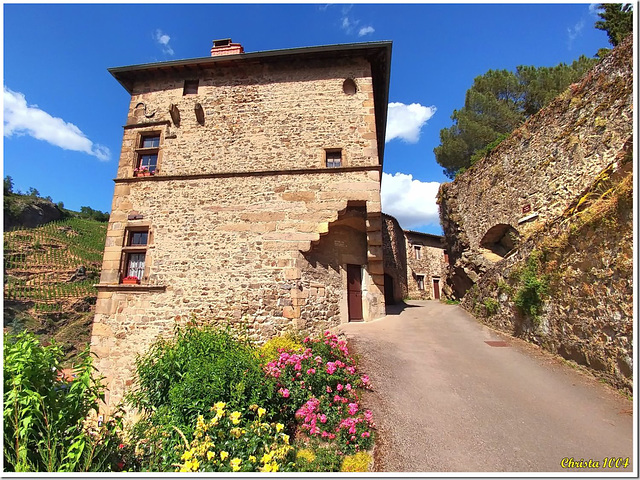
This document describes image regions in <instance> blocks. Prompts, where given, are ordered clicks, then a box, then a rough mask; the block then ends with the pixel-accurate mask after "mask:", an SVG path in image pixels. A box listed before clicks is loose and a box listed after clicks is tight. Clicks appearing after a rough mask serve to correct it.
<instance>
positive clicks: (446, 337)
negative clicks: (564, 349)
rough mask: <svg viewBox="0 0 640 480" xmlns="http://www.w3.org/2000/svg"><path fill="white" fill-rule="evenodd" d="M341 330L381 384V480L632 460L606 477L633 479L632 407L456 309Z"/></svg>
mask: <svg viewBox="0 0 640 480" xmlns="http://www.w3.org/2000/svg"><path fill="white" fill-rule="evenodd" d="M398 310H400V309H398ZM340 330H341V331H343V332H344V333H345V334H346V335H347V337H348V338H349V345H350V348H351V350H352V351H353V352H354V353H355V354H356V355H358V356H359V357H360V365H361V369H362V371H364V372H366V373H368V374H369V376H370V377H371V381H372V383H373V384H374V390H373V391H372V392H367V393H366V394H365V399H364V401H365V404H367V406H369V407H370V408H371V409H372V410H373V412H374V414H375V418H374V420H375V421H376V423H377V425H378V432H379V439H380V442H379V444H378V446H377V447H376V452H375V457H376V470H377V471H388V472H391V471H405V472H563V471H574V472H575V471H584V472H587V471H588V472H591V474H593V472H594V470H593V469H591V470H588V469H583V468H574V469H563V468H562V467H561V462H562V459H563V458H569V459H570V458H573V460H574V461H579V460H585V461H588V460H589V459H591V460H592V461H594V462H595V461H599V462H600V464H602V461H603V459H604V458H605V457H615V458H618V457H623V458H627V457H629V467H627V468H626V469H613V470H605V469H603V468H602V467H601V468H600V469H596V470H595V471H598V472H603V471H617V472H621V473H622V472H623V471H624V472H627V475H630V474H631V473H632V472H633V467H632V463H633V416H632V410H633V406H632V403H631V402H630V401H629V400H627V399H626V398H624V397H622V396H621V395H619V394H618V393H617V392H615V391H613V390H612V389H610V388H609V387H607V386H605V385H602V384H601V383H599V382H598V381H596V380H594V379H593V378H591V377H590V376H587V375H585V374H583V373H581V372H579V371H577V370H575V369H573V368H571V367H569V366H567V365H566V364H564V363H563V362H561V361H559V360H558V359H557V358H556V357H554V356H552V355H550V354H548V353H545V352H543V351H541V350H540V349H538V348H537V347H534V346H532V345H529V344H526V343H525V342H522V341H520V340H517V339H513V338H511V337H508V336H502V335H500V334H498V333H496V332H495V331H493V330H491V329H489V328H488V327H486V326H483V325H482V324H480V323H478V322H477V321H476V320H475V319H473V318H472V317H471V316H470V315H468V314H467V313H466V312H465V311H464V310H463V309H462V308H460V307H458V306H456V305H445V304H441V303H439V302H435V301H410V302H408V304H407V305H406V306H405V308H404V309H403V310H402V311H399V313H398V314H392V315H387V316H386V317H385V318H383V319H381V320H378V321H374V322H369V323H350V324H346V325H343V326H341V327H340ZM486 341H498V342H499V341H506V342H507V343H508V346H506V347H500V346H490V345H489V344H487V343H485V342H486ZM574 475H575V474H574Z"/></svg>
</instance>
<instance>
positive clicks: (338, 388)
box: [336, 383, 343, 392]
mask: <svg viewBox="0 0 640 480" xmlns="http://www.w3.org/2000/svg"><path fill="white" fill-rule="evenodd" d="M342 388H343V387H342V384H341V383H339V384H338V386H337V387H336V390H338V391H339V392H341V391H342Z"/></svg>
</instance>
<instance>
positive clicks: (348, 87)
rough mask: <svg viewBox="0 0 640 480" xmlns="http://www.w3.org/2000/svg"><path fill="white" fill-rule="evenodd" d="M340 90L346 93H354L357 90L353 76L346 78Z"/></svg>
mask: <svg viewBox="0 0 640 480" xmlns="http://www.w3.org/2000/svg"><path fill="white" fill-rule="evenodd" d="M342 91H343V92H344V93H346V94H347V95H354V94H355V93H356V92H357V91H358V87H357V86H356V82H355V81H354V80H353V78H347V79H346V80H345V81H344V83H343V84H342Z"/></svg>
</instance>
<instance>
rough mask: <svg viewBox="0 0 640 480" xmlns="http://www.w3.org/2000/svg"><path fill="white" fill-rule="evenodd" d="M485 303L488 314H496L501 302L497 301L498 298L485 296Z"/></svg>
mask: <svg viewBox="0 0 640 480" xmlns="http://www.w3.org/2000/svg"><path fill="white" fill-rule="evenodd" d="M483 303H484V308H485V310H486V311H487V315H489V316H491V315H495V314H496V313H497V312H498V308H499V307H500V304H499V303H498V302H497V300H495V299H493V298H485V299H484V302H483Z"/></svg>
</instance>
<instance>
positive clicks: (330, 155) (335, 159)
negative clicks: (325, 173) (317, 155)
mask: <svg viewBox="0 0 640 480" xmlns="http://www.w3.org/2000/svg"><path fill="white" fill-rule="evenodd" d="M326 161H327V167H328V168H336V167H341V166H342V150H327V151H326Z"/></svg>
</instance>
